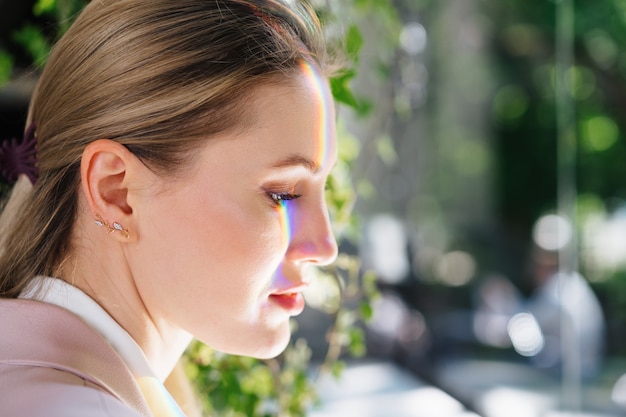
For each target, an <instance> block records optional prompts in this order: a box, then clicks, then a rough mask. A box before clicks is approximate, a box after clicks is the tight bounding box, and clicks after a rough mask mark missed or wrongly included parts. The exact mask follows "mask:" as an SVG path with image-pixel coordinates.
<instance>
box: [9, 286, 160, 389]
mask: <svg viewBox="0 0 626 417" xmlns="http://www.w3.org/2000/svg"><path fill="white" fill-rule="evenodd" d="M19 298H22V299H31V300H38V301H43V302H46V303H49V304H54V305H56V306H59V307H63V308H65V309H67V310H69V311H71V312H72V313H74V314H76V315H77V316H78V317H80V318H81V319H82V320H83V321H85V322H86V323H87V324H88V325H89V326H91V327H92V328H93V329H94V330H96V331H97V332H98V333H100V334H101V335H102V337H104V339H105V340H106V341H107V342H109V344H110V345H111V346H112V347H113V349H115V351H116V352H117V353H118V355H120V356H121V358H122V360H123V361H124V362H125V363H126V365H127V366H128V368H129V369H130V371H131V373H132V374H133V375H134V376H135V378H137V379H139V378H142V377H153V378H156V375H155V373H154V371H153V370H152V367H151V366H150V363H149V362H148V359H147V358H146V356H145V355H144V353H143V351H142V350H141V348H140V347H139V345H138V344H137V342H135V340H134V339H133V338H132V337H131V335H130V334H128V332H126V330H124V329H123V328H122V327H121V326H120V325H119V324H118V323H117V322H116V321H115V320H113V318H112V317H111V316H110V315H109V314H108V313H107V312H106V311H105V310H104V309H103V308H102V307H100V305H99V304H98V303H97V302H95V301H94V300H93V299H92V298H91V297H89V296H88V295H87V294H85V293H84V292H82V291H81V290H80V289H78V288H77V287H75V286H73V285H70V284H68V283H67V282H65V281H63V280H62V279H58V278H50V277H44V276H39V277H35V278H33V280H32V281H31V283H30V284H29V286H28V288H27V289H26V290H25V291H23V292H22V293H21V294H20V296H19Z"/></svg>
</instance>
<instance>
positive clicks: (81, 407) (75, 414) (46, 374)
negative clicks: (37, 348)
mask: <svg viewBox="0 0 626 417" xmlns="http://www.w3.org/2000/svg"><path fill="white" fill-rule="evenodd" d="M0 411H1V412H0V414H1V415H2V416H3V417H85V416H89V417H145V416H142V415H141V414H139V413H138V412H137V411H135V410H134V409H132V408H131V407H129V406H128V405H126V404H124V403H123V402H122V401H121V400H119V399H118V398H116V397H115V396H113V395H112V394H110V393H108V392H107V391H105V390H103V389H102V388H100V387H98V386H96V385H95V384H92V383H89V382H88V381H85V380H84V379H82V378H80V377H79V376H77V375H74V374H72V373H70V372H65V371H63V370H58V369H54V368H50V367H45V366H41V367H40V366H22V365H9V364H6V363H5V364H0Z"/></svg>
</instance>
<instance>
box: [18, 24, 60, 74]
mask: <svg viewBox="0 0 626 417" xmlns="http://www.w3.org/2000/svg"><path fill="white" fill-rule="evenodd" d="M13 40H15V41H16V42H17V43H19V44H20V45H22V47H24V49H26V51H27V52H28V54H29V55H30V56H31V57H32V58H33V61H34V62H35V65H37V66H39V67H40V66H42V65H43V64H44V63H45V62H46V59H47V57H48V53H49V52H50V48H51V46H50V43H49V42H48V40H47V39H46V37H45V36H44V34H43V33H42V31H41V30H40V29H39V28H38V27H37V26H35V25H33V24H30V23H28V24H26V25H25V26H23V27H22V28H21V29H19V30H18V31H16V32H15V33H14V34H13Z"/></svg>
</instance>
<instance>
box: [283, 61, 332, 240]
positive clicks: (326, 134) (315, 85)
mask: <svg viewBox="0 0 626 417" xmlns="http://www.w3.org/2000/svg"><path fill="white" fill-rule="evenodd" d="M300 69H301V71H302V74H303V75H304V77H305V79H306V82H307V83H308V84H309V86H311V87H312V89H313V91H314V92H315V93H316V94H317V96H318V97H316V101H317V102H318V103H319V108H318V110H317V112H316V113H317V117H318V120H319V125H318V126H317V131H316V132H315V133H314V137H315V140H316V143H315V156H314V157H313V162H315V163H316V164H317V166H318V167H323V166H324V165H325V164H327V163H328V160H329V158H330V155H329V152H330V149H331V147H330V146H329V145H330V140H331V139H332V138H334V131H333V129H334V126H333V124H332V123H331V122H332V119H331V117H332V115H331V111H330V109H329V107H328V106H329V104H328V103H330V105H332V103H333V101H332V99H331V98H330V97H329V96H328V95H329V91H330V90H329V88H328V86H327V85H326V84H325V83H326V78H324V77H322V76H321V75H320V74H319V72H318V71H317V70H316V69H315V68H314V67H313V65H311V64H309V63H307V62H303V63H302V64H300ZM293 211H294V209H293V204H291V202H290V201H282V202H281V204H280V206H279V207H278V212H279V218H280V226H281V230H282V232H283V233H282V238H283V242H285V244H287V245H288V244H289V242H291V238H292V236H293V226H294V217H295V216H294V213H293Z"/></svg>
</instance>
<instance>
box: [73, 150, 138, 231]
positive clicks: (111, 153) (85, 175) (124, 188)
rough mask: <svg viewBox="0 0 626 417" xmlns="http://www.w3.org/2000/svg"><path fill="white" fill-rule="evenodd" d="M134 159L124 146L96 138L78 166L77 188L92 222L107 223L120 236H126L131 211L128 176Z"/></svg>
mask: <svg viewBox="0 0 626 417" xmlns="http://www.w3.org/2000/svg"><path fill="white" fill-rule="evenodd" d="M134 159H136V157H135V156H134V155H133V154H132V153H131V152H130V151H129V150H128V149H127V148H126V147H125V146H123V145H121V144H119V143H117V142H115V141H112V140H109V139H99V140H96V141H94V142H92V143H90V144H89V145H87V147H86V148H85V150H84V151H83V155H82V159H81V166H80V173H81V189H82V192H83V195H84V197H85V201H86V203H87V205H88V207H89V209H90V211H91V214H92V216H93V219H94V221H95V223H96V225H102V226H107V225H108V226H109V227H105V228H106V229H107V232H109V233H112V232H114V231H118V232H120V233H116V234H115V235H117V236H121V237H124V238H128V237H129V231H128V230H129V226H128V224H129V223H130V222H131V215H132V213H133V208H132V207H131V205H130V204H129V201H128V200H129V199H128V182H129V181H128V177H129V173H130V172H129V167H130V166H132V165H133V163H134ZM123 224H126V225H127V226H122V225H123ZM113 225H116V226H113Z"/></svg>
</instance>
